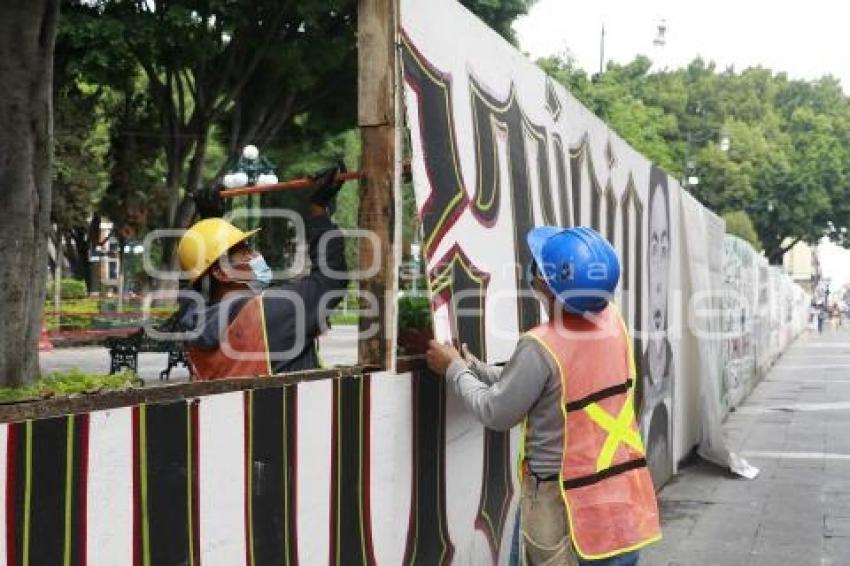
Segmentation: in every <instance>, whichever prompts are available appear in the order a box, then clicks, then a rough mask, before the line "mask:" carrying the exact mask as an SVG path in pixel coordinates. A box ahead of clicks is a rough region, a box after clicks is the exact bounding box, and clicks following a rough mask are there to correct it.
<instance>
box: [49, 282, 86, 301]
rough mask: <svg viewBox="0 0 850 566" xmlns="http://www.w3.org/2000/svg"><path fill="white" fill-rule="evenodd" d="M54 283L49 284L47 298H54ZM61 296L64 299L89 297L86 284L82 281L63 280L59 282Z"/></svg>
mask: <svg viewBox="0 0 850 566" xmlns="http://www.w3.org/2000/svg"><path fill="white" fill-rule="evenodd" d="M54 285H55V284H54V282H53V280H50V281H48V282H47V298H48V299H50V298H51V297H53V293H54V290H53V289H54ZM59 295H60V296H61V297H62V298H63V299H85V298H86V296H88V292H87V290H86V282H85V281H82V280H80V279H71V278H68V279H61V280H60V281H59Z"/></svg>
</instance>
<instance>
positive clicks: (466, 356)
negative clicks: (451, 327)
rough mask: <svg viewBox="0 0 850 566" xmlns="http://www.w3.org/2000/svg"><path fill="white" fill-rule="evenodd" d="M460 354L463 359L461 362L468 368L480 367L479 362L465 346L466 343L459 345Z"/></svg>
mask: <svg viewBox="0 0 850 566" xmlns="http://www.w3.org/2000/svg"><path fill="white" fill-rule="evenodd" d="M460 354H461V356H462V357H463V361H465V362H466V364H467V365H469V366H477V365H481V360H479V359H478V358H476V357H475V354H473V353H472V352H470V351H469V346H467V345H466V342H464V343H463V344H461V345H460Z"/></svg>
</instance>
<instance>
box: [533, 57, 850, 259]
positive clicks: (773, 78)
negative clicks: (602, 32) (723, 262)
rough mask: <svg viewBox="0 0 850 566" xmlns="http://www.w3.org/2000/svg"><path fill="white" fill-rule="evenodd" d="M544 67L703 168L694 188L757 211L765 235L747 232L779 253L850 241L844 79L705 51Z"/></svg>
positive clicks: (643, 145)
mask: <svg viewBox="0 0 850 566" xmlns="http://www.w3.org/2000/svg"><path fill="white" fill-rule="evenodd" d="M539 65H540V66H541V67H542V68H543V69H544V70H545V71H546V72H548V73H549V74H550V75H551V76H552V77H553V78H555V79H556V80H558V81H559V82H561V83H562V84H564V85H565V86H566V87H567V88H568V89H570V90H571V92H572V93H573V95H574V96H576V97H577V98H578V99H579V100H580V101H581V102H582V103H583V104H585V105H586V106H587V107H588V108H590V109H591V110H592V111H593V112H595V113H596V114H597V115H598V116H599V117H600V118H602V119H603V120H605V121H606V123H608V125H609V126H611V128H613V129H614V130H615V131H616V132H617V133H618V134H620V135H621V136H622V137H623V138H624V139H625V140H626V141H627V142H629V143H630V144H631V145H632V146H634V147H635V148H636V149H637V150H638V151H640V152H641V153H643V154H644V155H645V156H647V157H648V158H649V159H650V160H652V161H653V162H654V163H656V164H658V165H660V166H661V167H663V168H664V169H666V170H667V171H668V172H669V173H670V174H671V175H673V176H675V177H677V178H680V179H685V178H686V177H690V176H695V177H697V178H698V179H699V182H698V184H695V185H693V186H689V187H687V188H688V190H689V191H691V192H692V193H693V194H694V196H696V197H697V198H698V199H699V200H700V201H702V202H703V203H704V204H706V205H707V206H708V207H710V208H711V209H713V210H714V211H716V212H718V213H720V214H725V213H727V212H734V211H740V212H743V213H746V215H747V216H748V217H749V219H750V220H751V221H752V225H753V227H754V229H755V232H756V234H757V237H756V238H754V239H751V238H746V237H745V238H746V239H748V240H749V241H753V242H755V241H760V242H761V243H762V244H763V245H764V249H765V253H766V255H767V256H768V258H769V259H770V260H771V261H772V262H778V261H780V260H781V257H782V254H783V253H784V252H785V251H786V249H787V244H786V245H783V242H794V241H797V240H803V241H806V242H810V243H811V242H815V241H818V240H819V239H820V238H821V237H823V236H828V237H829V238H830V239H831V240H833V241H834V242H836V243H838V244H840V245H844V246H850V240H848V238H847V230H846V227H847V226H848V224H850V199H847V198H846V194H847V192H848V190H850V98H848V97H847V96H846V95H845V94H844V92H843V91H842V89H841V85H840V84H839V82H838V81H837V80H835V79H834V78H832V77H824V78H822V79H819V80H816V81H802V80H791V79H789V78H788V77H787V76H786V75H785V74H783V73H774V72H773V71H771V70H769V69H764V68H761V67H755V68H749V69H745V70H743V71H740V72H736V71H735V70H734V69H731V68H730V69H725V70H719V69H717V68H716V67H715V66H714V64H713V63H707V62H705V61H703V60H701V59H696V60H694V61H693V62H691V63H690V64H689V65H688V66H687V67H685V68H683V69H675V70H663V71H657V70H654V69H653V68H652V65H651V62H650V61H649V60H648V59H646V58H645V57H638V58H636V59H635V60H634V61H632V62H631V63H628V64H615V63H609V64H608V66H607V68H606V70H605V72H604V73H602V74H601V75H600V76H595V77H593V78H592V79H589V78H588V77H587V75H586V73H584V72H583V71H582V70H580V69H578V68H577V67H576V66H575V64H574V63H573V62H572V61H569V60H566V61H565V60H563V59H559V58H547V59H543V60H540V61H539ZM724 136H728V138H729V140H730V147H729V148H728V149H726V150H725V151H724V148H722V147H721V145H720V141H721V139H722V138H723V137H724ZM736 218H738V217H736ZM736 222H737V220H736Z"/></svg>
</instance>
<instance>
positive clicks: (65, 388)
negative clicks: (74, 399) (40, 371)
mask: <svg viewBox="0 0 850 566" xmlns="http://www.w3.org/2000/svg"><path fill="white" fill-rule="evenodd" d="M143 383H144V382H143V381H142V380H141V379H140V378H139V377H138V376H136V374H135V373H133V372H131V371H124V372H122V373H116V374H112V375H104V374H95V373H86V372H84V371H80V370H78V369H73V370H70V371H64V372H55V373H51V374H50V375H48V376H47V377H44V378H42V379H39V380H38V381H36V382H35V383H33V384H32V385H28V386H25V387H0V403H12V402H20V401H29V400H38V399H49V398H52V397H69V396H76V395H82V394H94V393H100V392H102V391H114V390H123V389H130V388H133V387H139V386H141V385H142V384H143Z"/></svg>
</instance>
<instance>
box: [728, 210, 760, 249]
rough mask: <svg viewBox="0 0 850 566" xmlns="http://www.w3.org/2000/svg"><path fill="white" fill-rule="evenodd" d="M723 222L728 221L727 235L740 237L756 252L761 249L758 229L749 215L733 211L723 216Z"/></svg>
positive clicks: (741, 211)
mask: <svg viewBox="0 0 850 566" xmlns="http://www.w3.org/2000/svg"><path fill="white" fill-rule="evenodd" d="M723 220H725V221H726V233H727V234H732V235H733V236H738V237H739V238H741V239H742V240H744V241H746V242H749V244H750V245H751V246H753V248H755V249H756V250H760V249H761V241H759V236H758V233H757V232H756V227H755V226H754V225H753V221H752V220H751V219H750V216H749V214H747V213H746V212H744V211H743V210H733V211H730V212H727V213H725V214H724V215H723Z"/></svg>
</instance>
